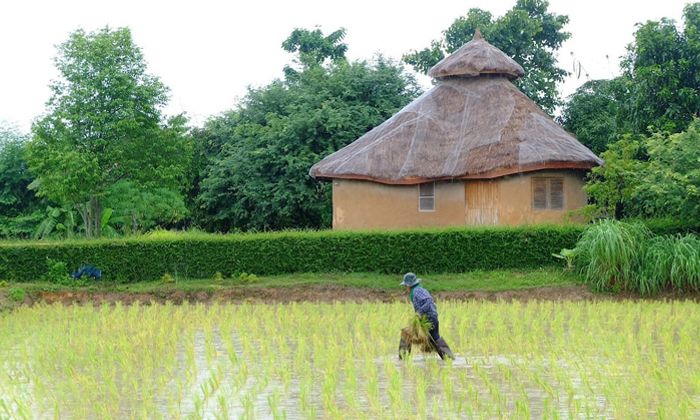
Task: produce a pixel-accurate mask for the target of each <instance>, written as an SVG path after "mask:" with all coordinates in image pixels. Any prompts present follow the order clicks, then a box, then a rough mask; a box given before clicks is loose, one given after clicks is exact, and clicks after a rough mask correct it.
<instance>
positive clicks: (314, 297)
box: [25, 284, 700, 305]
mask: <svg viewBox="0 0 700 420" xmlns="http://www.w3.org/2000/svg"><path fill="white" fill-rule="evenodd" d="M433 296H434V297H435V299H436V300H437V301H440V300H459V301H473V300H486V301H491V302H497V301H501V300H502V301H506V302H511V301H513V300H518V301H521V302H527V301H531V300H547V301H570V302H579V301H600V300H627V299H636V298H635V297H632V296H625V295H615V296H611V295H602V294H596V293H592V292H590V291H589V290H587V289H586V288H585V287H583V286H562V287H539V288H534V289H521V290H508V291H502V292H473V291H452V292H434V293H433ZM405 299H406V294H405V293H404V292H403V291H401V290H396V291H386V290H379V289H371V288H353V287H346V286H337V285H332V284H323V285H303V286H296V287H294V288H281V287H276V288H236V289H226V290H219V291H215V292H206V291H197V292H185V291H181V290H172V291H158V292H152V293H128V292H84V291H60V292H41V293H40V294H39V295H37V296H33V297H28V298H27V301H26V302H25V303H29V304H32V303H38V302H41V301H44V302H46V303H49V304H51V303H55V302H60V303H63V304H68V305H69V304H73V303H77V304H91V303H92V304H95V305H99V304H101V303H103V302H107V303H110V304H114V303H116V302H122V303H123V304H125V305H129V304H132V303H134V302H136V301H140V302H141V303H142V304H150V303H151V302H157V303H161V304H162V303H165V302H166V301H170V302H172V303H174V304H181V303H183V302H185V301H187V302H190V303H196V302H201V303H205V304H211V303H214V302H222V303H225V302H232V303H243V302H249V303H290V302H326V303H331V302H357V303H362V302H395V301H403V300H405ZM655 299H657V300H668V299H670V300H677V299H692V300H694V301H700V296H697V295H693V296H674V295H663V296H659V297H656V298H655Z"/></svg>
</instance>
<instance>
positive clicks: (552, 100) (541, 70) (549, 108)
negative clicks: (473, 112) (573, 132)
mask: <svg viewBox="0 0 700 420" xmlns="http://www.w3.org/2000/svg"><path fill="white" fill-rule="evenodd" d="M548 7H549V2H547V1H546V0H518V1H517V2H516V4H515V6H514V7H513V8H512V9H511V10H509V11H508V12H507V13H506V14H505V15H503V16H502V17H500V18H497V19H494V18H493V16H492V15H491V13H489V12H487V11H484V10H481V9H477V8H473V9H470V10H469V12H468V13H467V16H463V17H460V18H458V19H457V20H455V21H454V22H453V23H452V25H451V26H450V27H449V28H447V29H446V30H445V31H443V38H442V39H440V40H434V41H432V42H431V44H430V47H428V48H425V49H423V50H421V51H411V52H410V53H408V54H405V55H404V57H403V60H404V61H405V62H406V63H407V64H410V65H412V66H413V68H414V69H415V70H416V71H418V72H421V73H427V72H428V70H429V69H430V68H431V67H433V66H434V65H435V64H437V63H438V62H439V61H440V60H442V59H443V58H444V57H445V56H446V55H448V54H451V53H453V52H455V51H456V50H458V49H459V48H460V47H461V46H462V45H464V44H466V43H467V42H469V41H471V39H472V38H473V37H474V32H475V31H476V29H477V28H480V29H481V33H482V34H483V36H484V39H486V40H487V41H488V42H489V43H490V44H492V45H494V46H496V47H497V48H499V49H500V50H502V51H503V52H504V53H506V54H507V55H508V56H510V57H511V58H513V59H514V60H515V61H517V62H518V64H520V65H521V66H523V69H524V70H525V77H523V78H521V79H519V80H517V81H516V82H515V84H516V85H517V86H518V87H519V88H520V89H521V90H522V91H523V92H524V93H525V94H526V95H527V96H528V97H529V98H530V99H532V100H533V101H535V102H536V103H537V104H538V105H539V106H540V107H541V108H542V109H543V110H545V111H546V112H549V113H550V114H551V113H552V112H553V111H554V108H555V107H556V106H557V105H559V102H560V100H559V93H558V91H557V87H556V85H557V83H559V82H562V81H563V80H564V77H565V76H566V75H567V72H566V71H565V70H563V69H561V68H559V67H557V59H556V56H555V54H556V51H557V50H558V49H559V48H560V47H561V45H562V43H563V42H564V41H566V40H567V39H569V36H570V34H569V33H568V32H564V31H563V28H564V26H565V25H566V24H567V23H569V18H568V16H564V15H556V14H554V13H550V12H548V11H547V9H548Z"/></svg>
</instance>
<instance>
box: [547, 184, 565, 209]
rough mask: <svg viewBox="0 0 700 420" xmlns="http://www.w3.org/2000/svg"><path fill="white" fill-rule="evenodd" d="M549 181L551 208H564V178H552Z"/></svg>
mask: <svg viewBox="0 0 700 420" xmlns="http://www.w3.org/2000/svg"><path fill="white" fill-rule="evenodd" d="M549 181H550V182H549V209H550V210H564V179H563V178H550V180H549Z"/></svg>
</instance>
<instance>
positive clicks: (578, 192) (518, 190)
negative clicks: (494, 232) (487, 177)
mask: <svg viewBox="0 0 700 420" xmlns="http://www.w3.org/2000/svg"><path fill="white" fill-rule="evenodd" d="M584 176H585V172H583V171H538V172H527V173H523V174H518V175H512V176H507V177H503V178H500V179H499V180H498V195H499V197H500V200H498V224H499V225H510V226H514V225H524V224H532V223H545V222H546V223H561V222H562V221H563V217H564V213H566V212H567V211H569V210H575V209H578V208H580V207H583V206H585V205H586V204H587V198H586V193H585V192H584V191H583V186H584V184H585V182H584ZM532 177H563V178H564V210H540V211H535V210H533V209H532Z"/></svg>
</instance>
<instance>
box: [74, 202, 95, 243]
mask: <svg viewBox="0 0 700 420" xmlns="http://www.w3.org/2000/svg"><path fill="white" fill-rule="evenodd" d="M73 206H74V207H75V208H76V209H78V213H80V217H82V218H83V225H84V226H85V236H86V237H87V238H92V219H91V218H90V205H89V203H77V202H75V201H74V202H73Z"/></svg>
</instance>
